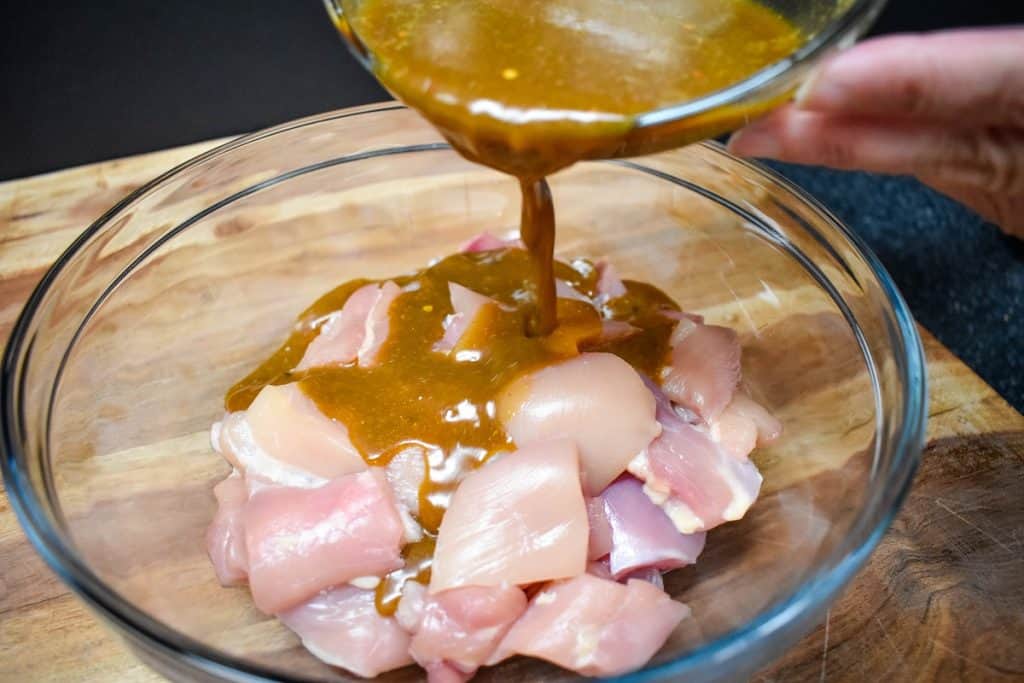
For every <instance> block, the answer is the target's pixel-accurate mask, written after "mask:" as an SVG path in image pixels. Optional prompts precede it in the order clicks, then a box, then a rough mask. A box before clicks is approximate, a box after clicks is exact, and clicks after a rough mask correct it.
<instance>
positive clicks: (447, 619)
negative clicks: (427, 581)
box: [402, 582, 526, 680]
mask: <svg viewBox="0 0 1024 683" xmlns="http://www.w3.org/2000/svg"><path fill="white" fill-rule="evenodd" d="M406 600H413V601H417V600H418V601H419V603H420V605H419V608H418V612H419V614H418V619H417V620H416V623H414V624H408V623H406V624H403V625H405V626H408V627H411V631H412V633H413V634H414V635H413V639H412V645H411V647H410V649H409V652H410V653H411V654H412V656H413V658H414V659H415V660H416V661H417V662H418V663H419V664H420V666H422V667H423V668H424V669H426V670H427V671H428V672H431V671H435V670H440V669H442V668H443V667H444V666H447V667H450V668H452V669H454V670H455V671H456V672H458V673H460V674H462V675H472V674H473V673H474V672H475V671H476V670H477V669H478V668H479V667H480V666H482V665H483V663H484V662H486V661H487V659H488V658H489V657H490V656H491V654H492V653H493V652H494V649H495V647H497V645H498V642H499V641H500V640H501V639H502V637H504V635H505V633H506V632H507V631H508V629H509V627H510V626H511V625H512V623H513V622H515V620H516V619H518V618H519V616H520V615H521V614H522V613H523V612H524V611H525V610H526V595H525V594H524V593H523V591H522V590H521V589H520V588H518V587H516V586H510V585H507V584H506V585H503V586H467V587H465V588H455V589H452V590H448V591H443V592H441V593H437V594H434V595H427V594H426V588H425V587H423V586H421V585H420V584H417V583H415V582H411V583H409V584H406V589H405V590H403V592H402V602H403V603H404V602H405V601H406ZM435 676H436V674H435ZM431 680H433V677H432V678H431Z"/></svg>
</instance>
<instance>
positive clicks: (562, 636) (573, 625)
mask: <svg viewBox="0 0 1024 683" xmlns="http://www.w3.org/2000/svg"><path fill="white" fill-rule="evenodd" d="M689 613H690V610H689V608H688V607H687V606H686V605H683V604H681V603H678V602H675V601H673V600H672V599H671V598H670V597H669V596H667V595H666V594H665V593H664V592H662V591H661V590H659V589H658V588H656V587H655V586H652V585H651V584H650V583H647V582H645V581H638V580H635V579H634V580H631V581H629V582H628V583H627V584H625V585H623V584H620V583H615V582H614V581H608V580H606V579H601V578H598V577H595V576H592V575H590V574H583V575H581V576H577V577H576V578H574V579H572V580H570V581H558V582H556V583H553V584H551V585H549V586H548V587H547V588H545V589H544V590H543V591H541V592H540V593H538V594H537V595H535V596H534V598H533V600H531V601H530V606H529V607H528V608H527V610H526V613H525V614H524V615H523V616H522V617H520V619H519V621H517V622H516V623H515V624H514V625H513V626H512V628H511V630H510V631H509V632H508V635H506V636H505V638H504V639H503V640H502V641H501V644H500V645H499V646H498V649H497V651H496V652H495V654H494V656H492V657H491V659H490V660H489V662H488V663H489V664H495V663H497V662H500V661H501V660H503V659H506V658H507V657H510V656H512V655H517V654H520V655H527V656H530V657H539V658H540V659H546V660H547V661H549V662H552V663H554V664H557V665H558V666H561V667H564V668H566V669H572V670H574V671H578V672H579V673H581V674H583V675H585V676H615V675H618V674H624V673H626V672H629V671H633V670H635V669H638V668H640V667H641V666H643V665H644V664H646V663H647V661H648V660H649V659H650V658H651V657H652V656H653V655H654V653H656V652H657V651H658V648H660V647H661V646H662V645H663V644H664V642H665V640H666V639H667V638H668V636H669V634H671V633H672V631H673V629H675V627H676V626H677V625H678V624H679V622H681V621H682V620H683V619H684V618H685V617H686V616H687V615H688V614H689Z"/></svg>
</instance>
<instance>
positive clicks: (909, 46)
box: [798, 26, 1024, 128]
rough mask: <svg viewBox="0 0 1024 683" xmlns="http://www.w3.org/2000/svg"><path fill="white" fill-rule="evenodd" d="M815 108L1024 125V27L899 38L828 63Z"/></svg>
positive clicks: (805, 101)
mask: <svg viewBox="0 0 1024 683" xmlns="http://www.w3.org/2000/svg"><path fill="white" fill-rule="evenodd" d="M798 106H799V107H800V108H802V109H805V110H808V111H815V112H819V113H827V114H843V115H846V116H858V117H881V118H900V119H914V120H921V121H932V122H936V123H940V122H941V123H953V124H957V125H972V126H983V125H1000V126H1017V127H1021V128H1024V26H1022V27H1017V28H1008V29H977V30H967V31H949V32H943V33H933V34H925V35H909V36H893V37H889V38H881V39H876V40H871V41H868V42H865V43H862V44H860V45H857V46H855V47H853V48H851V49H849V50H847V51H845V52H842V53H840V54H838V55H836V56H835V57H834V58H832V59H830V60H828V61H826V62H825V63H824V64H823V65H822V66H821V67H820V68H819V70H818V71H817V73H816V74H815V75H814V76H813V77H812V78H811V79H810V81H808V83H807V84H806V85H805V86H804V88H802V89H801V92H800V94H799V96H798Z"/></svg>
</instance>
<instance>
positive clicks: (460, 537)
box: [430, 440, 589, 593]
mask: <svg viewBox="0 0 1024 683" xmlns="http://www.w3.org/2000/svg"><path fill="white" fill-rule="evenodd" d="M588 536H589V531H588V527H587V507H586V503H585V502H584V500H583V493H582V492H581V491H580V480H579V459H578V456H577V454H576V448H575V447H574V446H573V444H572V443H571V442H569V441H565V440H562V441H547V442H543V443H536V444H535V445H533V446H531V447H529V448H522V449H520V450H518V451H515V452H514V453H509V454H506V455H502V456H500V457H498V458H497V459H494V460H491V461H490V462H488V463H487V464H485V465H484V466H483V467H481V468H480V469H478V470H475V471H474V472H472V473H470V474H469V475H468V476H467V477H466V478H465V479H463V480H462V483H461V484H460V485H459V487H458V488H457V489H456V490H455V493H454V494H453V495H452V498H451V502H450V503H449V506H448V511H447V513H445V516H444V519H443V520H442V521H441V528H440V530H439V531H438V535H437V546H436V549H435V552H434V563H433V567H432V569H431V579H430V591H431V593H440V592H441V591H445V590H448V589H451V588H459V587H461V586H500V585H502V584H505V583H508V584H515V585H526V584H530V583H536V582H538V581H547V580H550V579H556V578H565V577H569V576H575V575H577V574H581V573H583V571H584V568H585V567H586V561H587V540H588Z"/></svg>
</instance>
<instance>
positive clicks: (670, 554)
mask: <svg viewBox="0 0 1024 683" xmlns="http://www.w3.org/2000/svg"><path fill="white" fill-rule="evenodd" d="M599 500H602V501H603V502H604V507H605V510H606V513H607V518H608V523H609V525H610V526H611V532H612V533H611V537H612V547H611V555H610V556H609V560H610V565H609V568H610V569H611V572H612V576H613V577H614V578H616V579H621V578H622V577H624V576H628V575H630V574H632V573H633V572H636V571H638V570H643V569H647V568H651V569H655V570H658V571H668V570H670V569H675V568H677V567H683V566H686V565H688V564H693V563H694V562H695V561H696V560H697V556H698V555H700V553H701V551H702V550H703V549H704V537H705V534H703V533H696V534H681V533H679V531H678V530H676V528H675V526H674V525H673V524H672V520H670V519H669V518H668V517H667V516H666V515H665V511H664V510H662V509H661V508H659V507H658V506H657V505H655V504H654V503H653V502H651V499H650V498H648V497H647V495H646V494H644V491H643V484H642V483H640V481H639V480H637V479H635V478H634V477H631V476H629V475H624V476H622V477H619V478H618V479H617V480H615V481H614V482H612V484H611V485H610V486H609V487H608V488H606V489H605V490H604V491H602V492H601V497H600V499H599Z"/></svg>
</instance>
